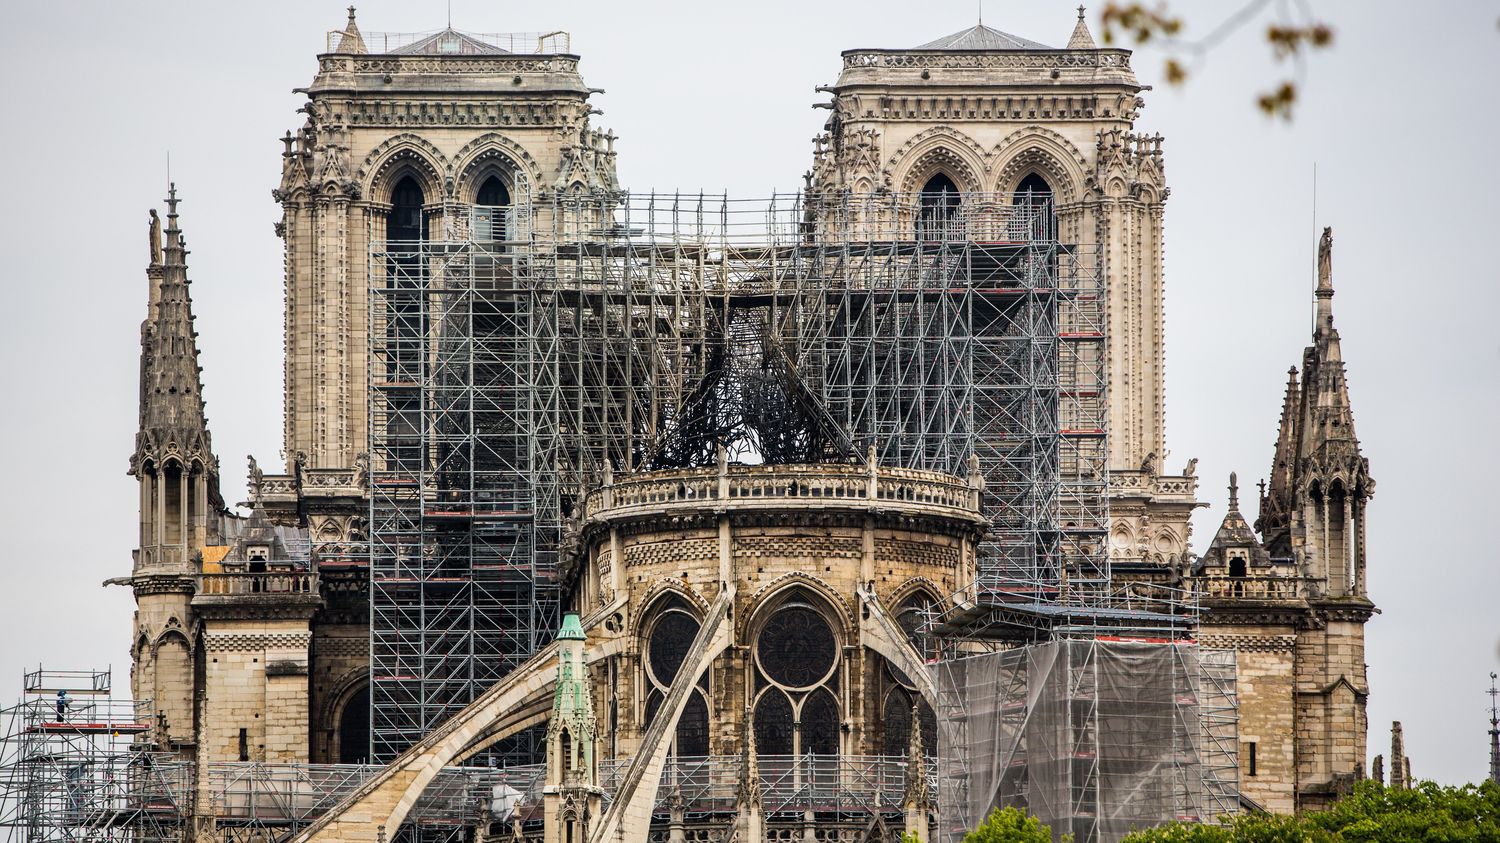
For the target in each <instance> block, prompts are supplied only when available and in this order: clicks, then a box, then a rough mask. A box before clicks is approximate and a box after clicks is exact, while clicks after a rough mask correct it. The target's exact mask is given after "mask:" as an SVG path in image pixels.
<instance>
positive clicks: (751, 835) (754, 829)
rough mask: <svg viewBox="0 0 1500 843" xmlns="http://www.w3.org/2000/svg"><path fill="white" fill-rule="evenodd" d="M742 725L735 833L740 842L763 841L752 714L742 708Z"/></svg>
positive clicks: (758, 771)
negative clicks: (743, 731) (743, 715)
mask: <svg viewBox="0 0 1500 843" xmlns="http://www.w3.org/2000/svg"><path fill="white" fill-rule="evenodd" d="M744 723H745V741H744V743H743V744H742V745H741V751H742V753H743V757H742V759H741V762H740V780H739V782H738V784H737V785H736V787H735V800H736V802H737V805H736V817H735V829H736V831H737V832H738V833H739V839H740V840H762V839H764V836H765V817H764V816H763V815H762V814H761V797H762V793H761V782H760V753H759V751H758V750H757V749H756V746H755V711H754V709H753V708H752V707H750V706H748V705H747V706H745V718H744Z"/></svg>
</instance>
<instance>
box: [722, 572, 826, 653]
mask: <svg viewBox="0 0 1500 843" xmlns="http://www.w3.org/2000/svg"><path fill="white" fill-rule="evenodd" d="M798 588H802V589H805V590H806V591H808V592H809V593H810V594H812V595H816V597H818V598H821V601H822V604H823V605H824V606H825V611H826V614H827V615H828V621H829V623H831V624H833V625H834V631H835V632H836V633H837V634H838V635H839V637H840V638H841V639H842V640H845V641H848V640H851V639H852V638H853V636H854V634H855V633H854V613H853V611H852V610H851V609H850V608H849V604H848V603H846V602H844V598H843V596H842V595H840V594H839V593H838V592H836V591H834V590H833V589H832V588H831V587H829V585H828V583H825V582H823V581H822V580H820V579H818V578H817V577H814V576H811V575H809V574H806V573H804V572H802V571H789V572H787V573H785V574H782V575H780V576H778V577H777V578H776V579H774V580H771V582H769V583H767V584H766V585H764V586H762V587H761V588H760V590H758V591H756V592H755V594H754V595H752V596H751V597H750V599H749V600H748V601H746V605H748V606H749V607H750V609H749V611H747V612H744V613H743V614H741V616H740V617H739V619H738V624H739V628H738V629H737V630H736V633H737V635H738V637H739V639H740V640H746V639H748V638H750V637H751V635H752V634H753V631H754V630H758V629H759V628H760V625H761V624H762V623H764V622H765V618H766V617H767V616H768V615H769V614H770V613H771V612H772V611H774V610H775V609H776V607H777V606H779V605H780V604H781V602H782V601H783V600H784V599H785V598H786V596H787V595H788V593H790V592H792V591H795V590H796V589H798Z"/></svg>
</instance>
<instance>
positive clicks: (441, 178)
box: [359, 132, 451, 203]
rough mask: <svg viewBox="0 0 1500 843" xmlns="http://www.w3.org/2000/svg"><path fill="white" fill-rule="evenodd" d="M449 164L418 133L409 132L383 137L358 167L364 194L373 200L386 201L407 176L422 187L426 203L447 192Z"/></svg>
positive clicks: (430, 143)
mask: <svg viewBox="0 0 1500 843" xmlns="http://www.w3.org/2000/svg"><path fill="white" fill-rule="evenodd" d="M450 170H451V168H450V166H449V163H448V160H447V158H445V157H444V156H443V153H442V150H440V149H438V148H437V147H436V146H434V145H433V144H432V142H431V141H428V140H427V139H426V138H423V137H421V136H420V135H414V134H411V133H409V132H403V133H402V134H399V135H395V136H393V137H390V138H388V139H386V140H385V141H384V142H383V143H381V144H380V145H379V146H377V147H375V148H374V149H373V150H371V151H370V154H369V155H367V156H365V160H364V163H363V165H361V166H360V169H359V181H360V183H361V184H362V185H364V186H365V191H364V195H365V196H367V197H369V198H370V200H371V201H373V202H379V203H384V202H389V201H390V194H391V190H392V189H393V188H395V186H396V183H397V182H399V181H400V180H401V179H402V178H404V177H407V176H410V177H411V178H413V179H415V180H416V181H417V184H418V186H419V187H421V188H422V194H423V196H424V197H425V199H426V201H427V202H428V203H434V202H441V201H442V200H443V199H444V198H445V197H447V196H448V194H449V189H450V187H451V178H450V177H449V173H450Z"/></svg>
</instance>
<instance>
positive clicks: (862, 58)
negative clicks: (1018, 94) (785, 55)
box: [844, 49, 1130, 70]
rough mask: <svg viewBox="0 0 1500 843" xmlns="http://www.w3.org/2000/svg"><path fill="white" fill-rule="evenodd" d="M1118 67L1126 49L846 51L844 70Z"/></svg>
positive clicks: (1123, 65) (1126, 63)
mask: <svg viewBox="0 0 1500 843" xmlns="http://www.w3.org/2000/svg"><path fill="white" fill-rule="evenodd" d="M864 67H895V68H905V67H917V68H925V67H944V68H995V67H1026V68H1037V67H1040V68H1048V69H1051V68H1059V69H1067V68H1118V69H1120V70H1129V69H1130V51H1129V50H1118V49H1115V50H1110V49H1105V50H1024V51H1021V50H1005V51H1000V50H848V51H846V52H845V53H844V68H845V69H856V68H864Z"/></svg>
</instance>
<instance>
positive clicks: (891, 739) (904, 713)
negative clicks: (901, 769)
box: [880, 662, 937, 756]
mask: <svg viewBox="0 0 1500 843" xmlns="http://www.w3.org/2000/svg"><path fill="white" fill-rule="evenodd" d="M881 679H882V683H881V684H882V685H883V686H884V688H885V691H884V693H885V697H884V699H883V701H882V703H881V709H880V715H881V716H880V736H881V740H880V751H881V754H882V755H894V756H904V755H906V754H907V753H908V752H909V751H910V747H911V729H912V709H913V708H914V707H915V709H916V714H917V723H918V725H919V726H920V728H921V730H922V751H923V752H924V753H926V754H927V755H935V754H936V753H937V716H936V715H935V714H934V713H933V711H932V706H930V705H928V704H927V700H925V699H923V698H922V695H921V694H920V693H918V692H917V689H916V686H915V683H913V682H912V681H911V679H910V678H908V677H907V676H906V675H905V674H904V673H902V672H901V671H899V670H897V669H896V668H895V666H894V665H892V664H890V663H889V662H887V663H886V670H885V671H884V673H883V675H882V677H881Z"/></svg>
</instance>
